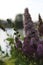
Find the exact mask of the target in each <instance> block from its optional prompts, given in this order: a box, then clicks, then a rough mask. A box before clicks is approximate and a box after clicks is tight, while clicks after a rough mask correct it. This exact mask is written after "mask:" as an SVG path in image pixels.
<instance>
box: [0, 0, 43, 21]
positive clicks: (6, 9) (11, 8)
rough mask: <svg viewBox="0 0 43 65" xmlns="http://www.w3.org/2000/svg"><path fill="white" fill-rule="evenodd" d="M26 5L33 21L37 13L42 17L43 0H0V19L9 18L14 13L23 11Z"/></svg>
mask: <svg viewBox="0 0 43 65" xmlns="http://www.w3.org/2000/svg"><path fill="white" fill-rule="evenodd" d="M26 7H28V8H29V12H30V14H31V17H32V19H33V20H34V21H36V20H38V14H39V13H40V14H41V17H42V18H43V0H0V19H7V18H11V19H13V20H14V18H15V16H16V14H18V13H24V9H25V8H26Z"/></svg>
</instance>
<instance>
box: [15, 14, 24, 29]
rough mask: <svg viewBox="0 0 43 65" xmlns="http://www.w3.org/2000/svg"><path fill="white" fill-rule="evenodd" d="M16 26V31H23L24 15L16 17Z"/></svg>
mask: <svg viewBox="0 0 43 65" xmlns="http://www.w3.org/2000/svg"><path fill="white" fill-rule="evenodd" d="M14 26H15V28H16V29H22V28H23V15H22V14H18V15H16V18H15V22H14Z"/></svg>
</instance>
